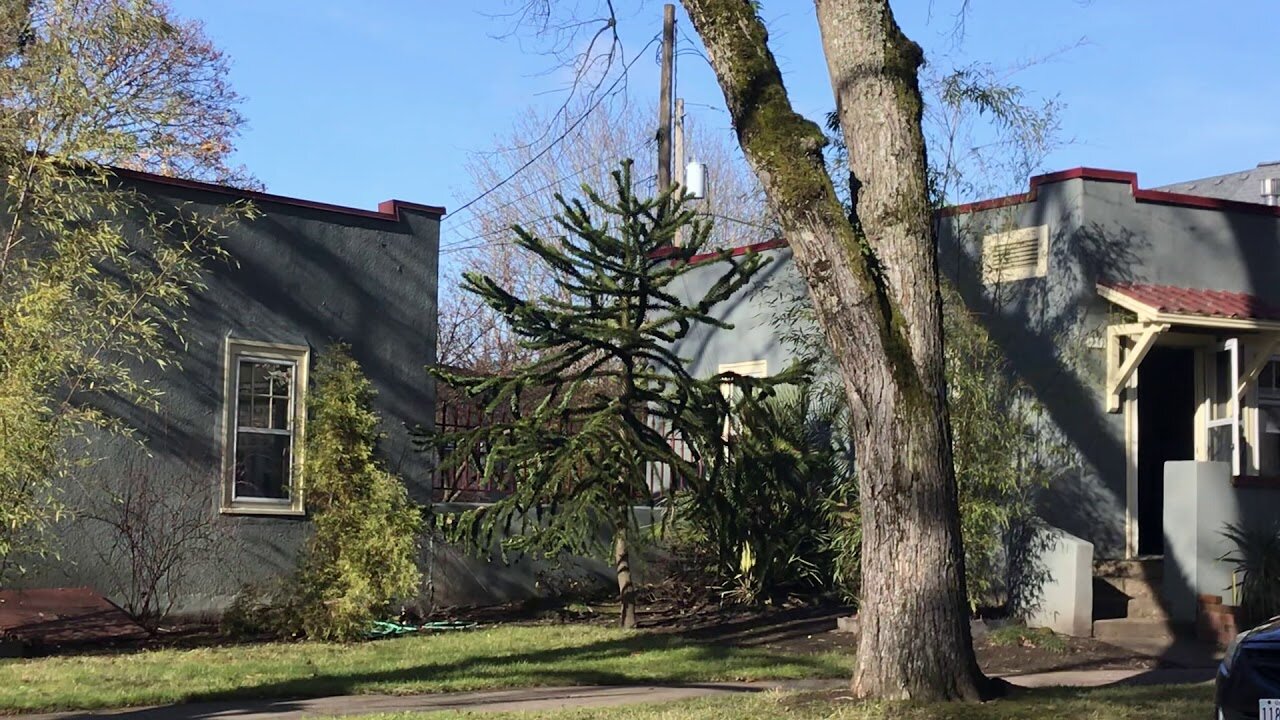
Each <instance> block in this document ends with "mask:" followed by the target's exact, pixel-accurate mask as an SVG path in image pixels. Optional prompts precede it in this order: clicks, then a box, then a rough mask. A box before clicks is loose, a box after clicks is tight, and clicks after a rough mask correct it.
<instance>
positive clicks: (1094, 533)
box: [681, 178, 1280, 558]
mask: <svg viewBox="0 0 1280 720" xmlns="http://www.w3.org/2000/svg"><path fill="white" fill-rule="evenodd" d="M1039 225H1046V226H1048V235H1049V249H1048V272H1047V275H1046V276H1045V277H1043V278H1035V279H1029V280H1019V281H1014V282H1006V283H1001V284H998V285H994V286H989V285H986V284H984V283H983V281H982V274H981V264H980V257H981V242H982V238H983V237H984V236H985V235H987V234H988V233H991V232H1000V231H1005V230H1011V229H1016V228H1028V227H1035V226H1039ZM770 254H771V255H772V256H773V257H774V259H775V262H774V264H773V267H770V268H769V269H768V270H767V275H768V276H769V278H770V281H771V282H768V283H757V284H756V285H753V286H752V287H751V288H749V289H748V290H747V291H744V292H743V293H741V294H740V296H739V298H738V299H735V300H734V301H732V302H731V303H730V304H729V305H728V307H727V308H726V309H725V311H724V313H725V314H724V317H725V318H726V319H729V320H730V321H731V322H734V324H735V326H736V327H735V329H734V330H732V331H728V332H717V331H714V330H703V331H701V332H700V333H695V334H694V335H693V336H691V338H690V340H689V341H688V342H686V343H685V344H683V345H682V346H681V353H682V355H684V356H685V357H689V358H690V359H691V361H692V363H693V367H694V368H695V370H696V372H697V373H699V374H701V375H707V374H710V373H712V372H714V371H715V368H716V367H717V365H718V364H719V363H726V362H737V361H740V360H747V359H758V358H767V359H768V360H769V370H770V372H771V373H773V372H777V371H778V370H780V369H781V368H782V367H784V366H785V364H786V361H787V360H788V359H789V355H788V353H787V348H786V347H785V346H784V345H783V344H781V343H780V342H779V339H778V337H777V328H776V327H775V326H774V323H771V322H770V320H772V319H775V318H776V317H777V313H778V311H779V305H778V300H777V294H776V293H770V292H766V291H765V290H766V289H767V288H770V287H773V288H776V287H778V286H783V287H792V288H795V287H799V288H801V289H802V288H803V285H802V284H801V283H800V279H799V278H798V277H797V275H796V271H795V269H794V267H793V266H792V264H791V261H790V253H789V252H788V251H786V250H777V251H771V252H770ZM939 267H940V270H941V272H942V273H943V275H944V276H945V277H946V278H948V279H949V280H950V281H951V282H952V283H953V284H954V285H955V286H956V287H957V288H958V289H959V291H960V293H961V295H962V297H963V298H964V300H965V303H966V305H968V307H969V308H970V310H972V311H973V313H974V315H975V317H976V318H977V319H978V320H979V321H980V322H982V323H983V324H984V326H985V327H986V328H987V329H988V331H989V332H990V334H991V337H992V339H993V340H994V341H995V342H996V343H997V344H998V345H999V346H1000V347H1001V348H1002V349H1003V350H1004V352H1005V355H1006V357H1007V358H1008V359H1009V362H1010V365H1011V367H1012V370H1013V372H1015V373H1016V374H1017V375H1018V376H1019V377H1020V378H1021V379H1022V380H1023V381H1024V382H1026V383H1027V385H1028V386H1029V387H1030V388H1031V391H1032V392H1033V393H1034V394H1035V397H1036V398H1037V400H1038V401H1039V403H1040V404H1041V405H1042V406H1043V408H1044V410H1045V418H1044V422H1043V428H1042V429H1043V432H1044V437H1045V438H1046V440H1047V442H1049V443H1050V444H1051V446H1053V447H1054V448H1055V454H1056V455H1057V457H1058V458H1059V459H1058V460H1057V463H1058V470H1057V473H1056V475H1055V477H1054V479H1053V482H1052V483H1051V484H1050V487H1049V488H1048V489H1047V491H1046V492H1044V493H1043V494H1042V497H1041V503H1040V506H1041V512H1042V514H1043V516H1044V517H1045V519H1046V521H1048V522H1049V523H1050V524H1052V525H1055V526H1057V527H1060V528H1062V529H1064V530H1066V531H1067V532H1069V533H1072V534H1074V535H1077V536H1079V537H1082V538H1084V539H1086V540H1088V541H1090V542H1092V543H1094V545H1095V548H1096V554H1097V556H1098V557H1100V558H1112V557H1120V556H1123V554H1124V552H1125V503H1126V458H1125V429H1124V416H1123V414H1118V413H1108V412H1106V411H1105V408H1104V406H1103V395H1102V388H1103V384H1104V380H1105V364H1104V363H1105V356H1104V349H1103V348H1104V338H1105V335H1104V329H1105V326H1106V325H1107V324H1108V322H1109V321H1110V320H1111V319H1112V316H1113V313H1114V310H1113V308H1111V307H1110V306H1109V304H1108V303H1106V302H1105V301H1103V300H1102V299H1101V298H1099V297H1098V295H1097V293H1096V290H1095V287H1096V283H1097V282H1098V281H1099V280H1111V281H1133V282H1147V283H1158V284H1170V285H1179V286H1183V287H1190V288H1214V289H1220V290H1232V291H1238V292H1247V293H1251V294H1255V295H1258V296H1261V297H1263V298H1266V299H1268V300H1270V301H1272V302H1276V303H1280V282H1275V280H1274V279H1273V278H1274V276H1275V275H1276V272H1277V270H1276V268H1278V267H1280V219H1278V218H1276V217H1274V216H1268V215H1265V214H1261V213H1256V212H1248V211H1247V210H1241V209H1209V208H1194V207H1185V206H1182V205H1178V204H1174V203H1173V202H1172V201H1170V202H1155V201H1152V200H1151V199H1150V198H1135V196H1134V192H1133V189H1132V187H1131V185H1130V184H1129V183H1128V182H1120V181H1104V180H1093V179H1081V178H1076V179H1068V180H1062V181H1058V182H1050V183H1046V184H1041V185H1039V187H1038V188H1036V192H1035V196H1034V198H1033V199H1029V200H1025V201H1021V202H1013V203H1005V204H1004V206H1003V207H990V208H989V209H979V210H972V211H970V212H966V213H963V214H958V215H952V216H947V217H942V218H940V221H939ZM713 275H714V270H713V269H711V268H707V269H705V270H701V271H695V272H691V273H690V274H689V275H687V276H686V277H687V278H689V280H688V282H689V283H690V289H689V291H688V295H689V297H694V296H695V295H696V293H697V291H699V290H701V289H704V288H705V286H706V285H707V284H709V283H710V282H711V278H712V276H713ZM790 295H791V296H792V297H794V296H795V293H794V292H792V293H791V294H790Z"/></svg>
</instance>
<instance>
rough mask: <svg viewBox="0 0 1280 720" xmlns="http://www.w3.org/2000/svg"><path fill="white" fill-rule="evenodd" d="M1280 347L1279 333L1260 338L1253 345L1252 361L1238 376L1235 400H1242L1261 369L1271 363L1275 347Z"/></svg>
mask: <svg viewBox="0 0 1280 720" xmlns="http://www.w3.org/2000/svg"><path fill="white" fill-rule="evenodd" d="M1277 345H1280V333H1270V334H1267V335H1263V336H1261V337H1260V338H1259V339H1258V341H1257V344H1256V345H1253V359H1252V360H1250V361H1249V365H1248V366H1247V367H1245V368H1244V372H1243V373H1241V374H1240V387H1238V388H1236V400H1238V401H1242V400H1244V393H1245V390H1247V389H1248V388H1249V385H1250V384H1252V383H1254V382H1257V380H1258V375H1259V374H1260V373H1261V372H1262V369H1263V368H1265V367H1266V366H1267V363H1268V362H1270V361H1271V357H1272V353H1274V352H1275V350H1276V346H1277Z"/></svg>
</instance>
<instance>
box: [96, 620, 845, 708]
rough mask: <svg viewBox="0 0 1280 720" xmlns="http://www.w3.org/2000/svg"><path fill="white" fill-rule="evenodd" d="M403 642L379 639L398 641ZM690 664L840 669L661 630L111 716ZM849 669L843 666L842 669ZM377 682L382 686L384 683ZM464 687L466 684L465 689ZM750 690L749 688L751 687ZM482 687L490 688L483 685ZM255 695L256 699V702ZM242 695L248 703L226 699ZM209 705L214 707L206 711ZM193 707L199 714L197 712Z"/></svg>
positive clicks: (660, 671) (603, 676) (656, 676)
mask: <svg viewBox="0 0 1280 720" xmlns="http://www.w3.org/2000/svg"><path fill="white" fill-rule="evenodd" d="M397 641H398V640H397V639H388V640H380V641H374V642H387V643H394V642H397ZM664 650H679V651H681V653H680V656H679V657H676V658H671V659H670V662H669V664H668V665H667V666H666V667H664V666H663V665H662V664H661V663H655V664H650V665H646V666H645V667H644V668H642V669H641V670H639V671H637V672H636V673H628V672H626V670H625V669H618V670H610V669H600V668H599V665H600V664H602V663H607V662H609V661H622V660H625V659H626V658H628V657H631V656H634V655H639V654H644V653H648V652H662V651H664ZM687 665H700V666H703V667H708V666H709V667H713V668H717V669H722V670H723V672H724V673H725V675H726V676H727V678H728V679H731V678H732V677H733V675H734V668H736V667H740V666H743V665H749V666H751V667H756V668H760V667H771V666H791V667H799V668H800V669H801V671H802V674H803V675H805V676H812V677H828V676H830V675H831V673H832V670H833V669H837V668H836V666H834V665H833V664H832V663H831V662H830V661H827V660H824V659H822V658H820V657H804V656H795V655H787V654H781V653H770V652H767V651H763V650H759V649H756V650H748V651H743V650H741V649H735V648H733V647H729V646H725V645H716V644H692V643H689V642H688V641H686V640H683V639H682V638H680V637H676V636H671V635H661V634H646V635H637V636H632V637H626V638H619V639H614V640H604V641H599V642H594V643H590V644H587V645H581V646H576V647H565V648H550V649H544V650H537V651H531V652H517V653H513V654H509V655H500V656H492V655H476V656H474V657H469V658H463V659H456V660H450V661H447V662H446V661H441V662H429V661H428V662H423V663H422V664H420V665H416V666H414V667H409V668H399V669H393V670H383V671H372V672H352V673H334V674H317V675H312V676H310V677H305V678H298V679H292V680H286V681H281V682H273V683H270V682H269V683H263V684H248V685H245V686H243V687H238V688H233V689H230V690H218V691H209V692H199V691H196V692H191V693H187V694H185V695H183V697H182V701H181V704H183V705H185V704H190V703H202V704H206V703H207V704H208V705H207V706H206V707H202V708H191V707H187V708H180V706H179V705H168V706H163V707H157V708H143V709H138V710H134V711H127V712H123V713H121V712H112V713H111V717H113V718H117V719H124V718H131V719H132V720H140V719H144V718H145V719H148V720H152V719H154V720H160V719H161V718H165V719H170V718H178V717H181V718H192V717H205V716H209V715H213V714H218V715H227V714H233V715H234V714H254V713H257V712H271V713H280V712H290V711H291V710H295V709H301V708H297V707H293V708H291V707H290V705H289V699H301V698H315V697H324V696H332V695H351V694H365V693H371V692H374V693H376V692H397V691H400V692H404V691H406V690H408V691H409V692H416V693H423V694H427V693H440V692H448V691H450V690H451V689H452V688H449V687H439V686H438V685H437V686H435V687H424V688H420V689H419V688H412V687H408V688H406V687H405V686H412V685H413V684H415V683H433V684H446V685H447V684H450V683H458V684H459V685H462V684H465V685H466V686H469V687H468V688H467V689H474V688H475V687H476V686H485V685H492V686H494V688H495V689H497V690H507V691H515V690H518V689H523V688H535V687H540V686H575V685H595V686H610V685H614V686H616V685H623V686H626V685H637V684H642V683H643V684H672V685H676V684H678V685H681V686H683V687H691V688H695V687H699V686H700V685H699V684H698V683H696V682H695V683H684V682H682V679H683V678H682V677H681V674H680V673H681V669H682V668H683V667H685V666H687ZM839 670H840V671H841V672H843V669H842V668H840V669H839ZM371 685H383V686H385V689H384V688H379V687H373V688H371V687H370V686H371ZM459 689H462V688H459ZM747 689H748V688H744V690H747ZM477 692H483V690H478V691H477ZM254 699H257V700H256V701H254ZM232 700H240V701H243V702H236V703H232V702H227V701H232ZM206 710H207V712H206ZM192 711H194V712H192ZM72 717H76V718H87V717H93V715H92V713H89V712H86V713H82V714H76V715H74V716H72Z"/></svg>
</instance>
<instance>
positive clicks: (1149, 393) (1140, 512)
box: [1136, 347, 1196, 555]
mask: <svg viewBox="0 0 1280 720" xmlns="http://www.w3.org/2000/svg"><path fill="white" fill-rule="evenodd" d="M1138 372H1139V382H1138V478H1137V480H1138V488H1137V489H1138V497H1137V513H1136V516H1137V517H1136V521H1137V524H1138V528H1137V529H1138V548H1137V549H1138V554H1139V555H1163V554H1164V464H1165V463H1166V462H1170V461H1173V460H1193V459H1195V413H1196V389H1195V353H1194V351H1193V350H1191V349H1189V348H1176V347H1154V348H1152V349H1151V352H1149V353H1148V354H1147V356H1146V357H1145V358H1143V360H1142V366H1141V368H1140V369H1139V371H1138Z"/></svg>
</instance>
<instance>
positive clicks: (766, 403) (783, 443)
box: [679, 387, 858, 602]
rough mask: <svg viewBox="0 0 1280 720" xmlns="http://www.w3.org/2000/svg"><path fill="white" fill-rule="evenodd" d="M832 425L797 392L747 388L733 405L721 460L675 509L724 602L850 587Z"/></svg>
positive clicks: (842, 460) (848, 470) (837, 431)
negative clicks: (698, 536) (719, 581)
mask: <svg viewBox="0 0 1280 720" xmlns="http://www.w3.org/2000/svg"><path fill="white" fill-rule="evenodd" d="M757 390H758V389H757ZM842 419H843V416H842V412H841V406H840V404H839V403H836V402H824V401H822V400H819V399H818V398H817V396H816V394H815V393H812V392H811V391H810V390H809V389H808V388H807V387H803V388H795V387H786V388H783V389H781V390H778V391H777V392H776V393H771V392H763V393H761V392H752V391H751V389H750V388H748V391H747V392H746V393H744V394H743V396H742V397H741V398H740V399H738V400H736V401H735V402H734V403H733V412H732V414H731V417H730V421H729V423H728V425H727V427H728V432H729V433H730V437H729V441H728V446H727V450H726V453H725V456H724V458H723V461H722V462H720V463H718V464H717V465H718V467H716V468H714V469H713V470H712V471H711V473H710V476H709V477H708V478H707V481H706V482H705V484H704V486H703V487H702V488H700V489H699V490H698V491H696V492H693V493H690V494H689V495H688V496H687V497H685V498H684V501H683V502H682V503H681V505H682V507H681V510H680V511H679V514H680V515H681V516H682V517H683V518H684V519H686V520H688V521H689V522H690V523H691V524H693V525H694V526H695V527H696V528H697V529H699V530H700V531H701V533H702V534H704V535H705V537H706V539H707V540H708V541H709V544H710V545H711V547H712V548H713V549H714V552H715V559H716V565H717V570H718V574H720V575H721V576H722V577H723V578H727V579H729V582H728V583H727V588H726V591H725V597H726V598H727V599H730V600H734V601H738V602H759V601H771V600H777V599H781V598H785V597H787V596H789V595H794V594H805V595H809V594H813V593H814V592H822V591H826V590H842V589H843V590H845V591H846V592H845V594H846V596H847V595H849V594H851V592H847V591H851V590H852V589H853V588H856V577H857V568H858V556H857V553H856V549H857V546H858V542H857V538H856V528H857V525H856V517H857V513H856V512H855V511H853V509H852V506H853V505H854V504H855V503H856V489H855V485H854V483H853V482H852V474H853V473H852V463H851V456H850V451H849V450H848V446H847V442H846V438H847V435H846V434H845V433H843V432H842V429H843V422H842ZM850 518H853V520H850ZM850 549H853V552H849V550H850ZM833 568H834V569H835V571H834V572H833Z"/></svg>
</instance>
